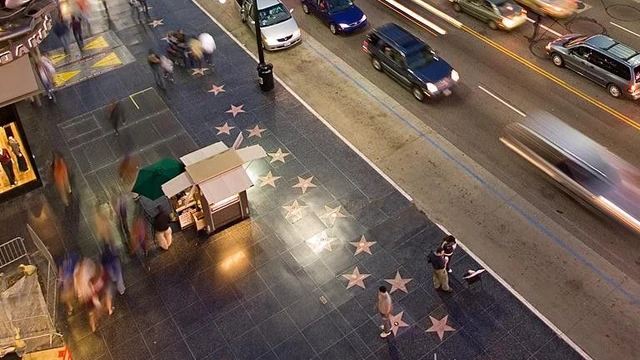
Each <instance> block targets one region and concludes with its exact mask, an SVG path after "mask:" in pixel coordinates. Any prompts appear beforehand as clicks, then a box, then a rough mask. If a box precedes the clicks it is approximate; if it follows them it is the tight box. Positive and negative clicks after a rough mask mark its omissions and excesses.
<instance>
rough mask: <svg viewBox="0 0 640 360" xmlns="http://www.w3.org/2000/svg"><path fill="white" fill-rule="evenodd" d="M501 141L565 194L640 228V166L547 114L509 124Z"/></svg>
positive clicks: (632, 226) (637, 228)
mask: <svg viewBox="0 0 640 360" xmlns="http://www.w3.org/2000/svg"><path fill="white" fill-rule="evenodd" d="M500 140H501V141H502V142H503V143H504V144H505V145H507V146H508V147H509V148H510V149H511V150H513V151H515V152H516V153H517V154H518V155H520V156H522V157H523V158H524V159H525V160H527V161H528V162H530V163H531V164H533V165H534V166H536V167H537V168H538V169H540V170H542V171H543V172H544V173H545V174H547V175H548V176H549V177H550V178H552V179H553V180H554V181H555V182H556V184H558V185H560V186H561V187H562V188H563V189H564V190H566V191H567V192H568V193H569V194H570V195H572V196H574V197H576V198H577V199H579V200H582V201H583V202H586V203H587V204H589V205H591V206H593V207H595V208H596V209H598V210H600V211H601V212H602V213H604V214H607V215H609V216H611V217H612V218H614V219H616V220H617V221H619V222H620V223H622V224H624V225H626V226H627V227H629V228H630V229H632V230H633V231H635V232H638V233H640V187H639V186H640V171H638V169H636V168H635V167H633V166H632V165H630V164H629V163H627V162H625V161H624V160H622V159H620V158H619V157H618V156H616V155H614V154H613V153H611V152H610V151H609V150H607V149H606V148H605V147H603V146H601V145H599V144H598V143H596V142H595V141H593V140H592V139H590V138H589V137H587V136H585V135H583V134H582V133H580V132H579V131H577V130H575V129H573V128H572V127H570V126H569V125H567V124H565V123H564V122H562V121H560V120H558V119H556V118H554V117H553V116H551V115H548V114H543V115H540V116H534V117H532V118H530V119H528V120H527V121H525V122H523V123H512V124H509V125H508V126H507V127H506V129H505V134H504V136H503V137H501V138H500Z"/></svg>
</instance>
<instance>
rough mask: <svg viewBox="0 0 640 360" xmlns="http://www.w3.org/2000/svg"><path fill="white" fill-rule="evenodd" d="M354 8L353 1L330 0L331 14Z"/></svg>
mask: <svg viewBox="0 0 640 360" xmlns="http://www.w3.org/2000/svg"><path fill="white" fill-rule="evenodd" d="M352 6H353V2H351V0H329V12H332V13H336V12H340V11H343V10H346V9H348V8H350V7H352Z"/></svg>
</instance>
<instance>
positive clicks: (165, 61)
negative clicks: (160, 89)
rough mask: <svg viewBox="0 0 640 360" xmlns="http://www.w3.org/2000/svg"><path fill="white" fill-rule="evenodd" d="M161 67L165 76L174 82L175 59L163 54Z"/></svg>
mask: <svg viewBox="0 0 640 360" xmlns="http://www.w3.org/2000/svg"><path fill="white" fill-rule="evenodd" d="M160 67H161V68H162V72H163V75H164V78H165V79H167V80H169V81H171V82H173V61H171V60H170V59H169V58H168V57H166V56H164V55H162V56H161V57H160Z"/></svg>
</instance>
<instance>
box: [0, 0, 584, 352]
mask: <svg viewBox="0 0 640 360" xmlns="http://www.w3.org/2000/svg"><path fill="white" fill-rule="evenodd" d="M125 4H126V2H125ZM127 6H128V5H127ZM153 6H154V8H153V9H152V11H151V15H152V17H154V15H155V18H163V23H164V25H162V26H158V27H157V28H155V29H153V30H149V28H145V27H141V26H138V27H136V26H130V27H126V28H122V29H115V30H114V33H115V35H117V36H118V37H119V38H120V39H121V41H122V43H123V44H125V45H126V46H127V48H128V51H129V52H131V54H133V55H134V56H135V57H136V59H137V62H135V63H132V64H129V65H126V66H123V67H120V68H117V69H114V70H112V71H110V72H108V73H105V74H102V75H100V76H97V77H94V78H91V79H88V80H85V81H83V82H81V83H79V84H77V85H72V86H68V87H66V88H64V89H62V90H60V91H58V92H57V103H56V104H53V103H46V104H45V106H44V107H43V108H42V109H37V108H32V107H31V105H29V104H21V106H20V114H21V117H22V119H23V120H22V121H23V122H24V123H27V124H30V125H29V126H25V127H26V129H27V132H28V136H29V137H30V142H31V143H36V144H37V145H35V146H34V147H37V149H35V150H34V152H35V153H36V156H37V157H38V159H37V160H38V165H39V166H40V167H42V168H45V167H46V164H44V162H45V161H44V159H45V154H47V153H48V152H49V151H50V150H52V149H53V148H58V149H60V150H62V151H63V154H64V155H65V156H66V157H67V159H69V160H73V161H71V167H72V171H73V174H74V178H73V189H74V192H73V194H74V200H73V205H72V206H71V207H70V208H69V209H63V208H62V206H61V205H60V204H59V203H58V202H57V201H56V200H55V196H53V195H51V194H52V193H53V191H52V190H51V189H50V188H49V186H47V187H45V188H44V189H41V190H38V191H36V192H34V193H32V194H31V195H30V196H29V199H28V201H21V200H18V201H12V202H11V203H7V204H2V205H0V208H2V211H3V214H6V212H5V210H6V211H9V207H13V208H14V210H13V211H15V212H16V215H15V216H14V217H11V218H4V217H3V219H2V221H3V223H4V224H5V228H9V229H13V228H15V226H13V227H8V226H9V225H8V224H10V223H8V221H12V222H14V224H15V218H21V217H22V218H27V219H30V221H29V222H30V223H33V224H34V229H35V230H36V232H38V234H39V235H40V236H41V237H42V238H43V239H44V241H45V242H46V243H47V245H48V246H50V248H51V249H52V252H53V253H54V254H55V255H56V256H58V257H59V256H61V255H62V254H64V253H65V252H69V251H80V252H82V253H83V254H84V255H85V256H96V255H97V254H98V243H97V242H96V240H95V235H94V234H93V230H92V226H91V225H92V219H91V209H92V206H93V203H94V202H95V201H100V202H104V201H106V200H107V193H108V192H109V191H111V189H113V188H114V187H119V186H120V185H119V184H118V182H117V180H116V176H115V167H116V166H117V164H118V162H119V161H120V160H121V158H122V155H123V154H124V153H125V152H126V151H131V152H134V154H136V155H138V156H140V157H141V158H142V159H143V164H142V165H146V164H149V163H152V162H154V161H155V160H157V159H159V158H162V157H179V156H181V155H184V154H186V153H188V152H190V151H193V150H195V149H196V148H199V147H202V146H205V145H209V144H211V143H213V142H217V141H223V142H225V143H226V144H227V145H230V144H231V143H233V141H234V140H235V138H236V136H237V135H238V133H239V132H240V131H242V132H243V133H244V137H245V139H246V140H245V144H254V143H257V144H260V145H261V146H263V147H264V148H265V150H266V151H267V152H268V153H269V154H270V156H269V157H268V158H265V159H261V160H259V161H254V162H253V163H252V164H251V165H250V167H249V172H250V174H251V178H252V180H253V181H254V184H255V186H254V187H253V188H252V189H250V190H249V191H248V197H249V203H250V206H251V211H252V216H251V218H250V219H249V220H246V221H243V222H241V223H239V224H236V225H233V226H231V227H229V228H228V229H226V230H224V231H222V232H220V233H218V234H215V235H214V236H212V237H211V238H210V239H208V240H206V241H204V242H201V241H198V239H197V238H196V236H195V234H194V233H193V232H191V231H185V232H182V233H178V234H175V237H174V245H173V247H172V248H171V249H170V250H169V251H167V252H162V253H160V252H159V251H154V253H153V254H152V258H151V260H150V263H149V266H150V269H149V270H146V269H145V267H143V266H141V264H140V263H139V262H138V261H137V260H135V259H129V260H128V262H127V264H126V266H125V269H124V272H125V284H126V285H127V290H126V293H125V295H124V296H118V297H117V299H116V304H115V307H116V310H115V313H114V315H112V316H111V317H108V318H107V319H104V321H103V322H102V323H101V325H100V328H99V330H98V332H97V333H95V334H92V333H91V332H90V331H89V330H88V325H87V322H86V314H85V313H84V312H78V313H76V314H74V315H72V316H70V317H69V318H68V320H67V324H66V329H65V333H66V335H67V340H68V342H69V343H70V346H71V348H72V351H73V355H74V358H75V359H81V360H83V359H102V360H106V359H114V360H119V359H149V358H153V359H257V358H260V359H281V360H285V359H287V360H288V359H311V358H319V359H363V358H371V359H377V358H392V359H420V358H424V359H434V358H435V357H436V355H437V359H440V360H442V359H451V360H453V359H459V360H460V359H473V358H495V359H538V360H543V359H563V360H564V359H579V358H580V356H579V355H577V354H576V353H575V352H574V351H573V350H572V349H571V348H570V347H569V346H568V345H567V344H566V343H565V342H564V341H563V340H561V339H560V338H559V337H557V336H556V335H555V334H554V333H553V331H551V329H549V328H548V327H547V326H546V325H545V324H544V323H543V322H542V321H541V320H540V319H538V318H537V317H536V316H535V315H533V314H532V313H531V312H530V311H529V310H528V309H527V308H526V307H525V306H524V305H523V304H522V303H520V301H519V300H518V299H516V298H515V297H514V296H513V295H512V294H511V293H509V292H508V291H507V290H506V289H505V288H504V287H502V286H501V285H500V284H499V282H498V281H497V280H495V279H494V278H493V277H491V276H490V275H489V274H485V275H484V280H483V289H482V292H480V293H477V294H475V293H472V292H471V291H470V290H469V289H467V288H466V286H465V285H464V284H463V280H462V276H463V275H464V274H465V273H466V271H467V270H470V269H479V268H480V267H481V266H480V265H478V264H477V263H476V262H475V261H474V260H473V259H472V257H471V256H469V255H468V254H466V253H465V252H464V251H463V250H462V249H458V250H457V253H456V255H455V257H454V260H453V264H452V268H453V274H452V276H451V282H452V286H453V287H454V293H453V294H442V293H439V292H437V291H435V290H434V289H433V284H432V282H431V271H430V265H429V264H427V263H426V254H427V253H428V251H430V250H431V249H433V248H435V247H436V246H437V245H439V243H440V241H441V240H442V238H443V237H444V233H443V231H442V230H440V228H439V227H438V226H437V225H435V224H434V223H432V222H430V221H429V220H428V219H427V218H426V216H424V214H422V213H421V212H420V211H419V210H417V209H416V207H415V206H414V205H413V204H411V203H410V202H409V201H408V200H407V199H406V198H405V197H403V196H402V194H401V193H400V192H398V191H397V190H396V189H395V188H394V187H393V186H392V185H390V184H389V183H388V182H387V181H386V180H385V179H384V178H383V177H382V176H381V175H380V174H378V173H377V172H376V171H375V170H374V169H373V168H372V167H371V166H370V165H369V164H368V163H367V162H366V161H364V160H363V159H362V158H361V157H359V156H358V155H357V154H356V153H355V152H354V151H352V150H351V149H350V148H349V147H348V146H347V145H346V144H345V143H344V142H342V141H341V140H340V139H339V138H338V137H337V136H336V135H335V134H334V133H333V132H331V130H330V129H328V128H327V127H326V126H325V125H324V124H323V123H322V122H320V121H319V120H318V119H317V118H316V117H315V116H314V115H313V114H312V113H310V112H309V111H308V110H307V109H306V108H305V107H304V106H303V105H302V104H300V102H299V101H298V100H296V98H295V97H293V96H292V95H291V94H290V93H289V92H287V91H286V90H285V89H284V88H282V87H281V86H280V85H276V89H275V90H274V91H273V92H271V93H268V94H264V93H262V92H260V90H259V89H257V88H256V82H255V81H254V79H253V77H254V76H255V67H256V64H255V62H254V61H253V60H252V59H251V58H250V57H249V56H248V55H247V54H246V53H245V52H244V51H243V50H242V49H241V48H239V47H238V46H237V45H236V44H235V43H234V42H233V41H232V40H231V39H230V38H229V37H228V36H227V35H225V34H224V33H223V32H222V31H221V30H220V29H219V28H217V27H216V26H215V25H214V24H212V23H211V21H210V20H209V19H208V18H207V17H206V16H205V15H204V14H203V13H202V12H201V11H200V10H199V9H198V8H196V7H195V6H194V5H192V4H191V3H189V2H187V3H183V2H180V3H176V2H172V1H169V0H159V1H156V2H154V3H153ZM117 8H119V7H118V6H110V10H109V11H110V13H111V17H112V18H114V19H116V18H117V17H118V16H130V15H129V14H128V13H127V12H124V11H123V12H122V13H121V14H118V13H116V12H114V11H115V10H113V9H117ZM123 23H124V22H123ZM195 24H197V26H198V28H197V29H195V28H193V27H194V26H195ZM177 28H185V29H186V30H187V32H188V33H196V34H197V33H199V32H201V31H206V32H210V33H211V34H212V35H213V36H214V38H215V39H216V42H217V47H218V53H217V54H216V57H215V58H214V61H215V69H216V70H215V72H211V71H206V72H205V75H204V76H202V75H191V72H190V71H183V70H182V69H178V68H176V74H175V76H176V83H175V84H168V86H167V91H166V93H162V92H158V91H157V90H156V89H154V88H151V87H152V85H153V77H152V75H151V73H150V71H149V68H148V66H147V64H146V51H147V49H148V48H150V47H154V48H158V47H159V46H161V44H162V41H161V40H160V38H161V37H163V36H164V32H166V31H168V30H172V29H177ZM220 88H222V89H223V90H224V91H222V92H221V91H220ZM215 89H217V93H216V91H214V90H215ZM210 90H211V91H210ZM112 98H119V99H124V101H123V103H124V104H125V107H126V115H125V116H126V118H127V123H126V125H125V126H123V127H122V128H121V129H120V135H119V136H118V137H115V135H114V133H113V129H111V127H110V125H109V123H108V122H107V121H106V119H105V117H104V106H105V105H106V104H107V103H108V102H109V101H110V99H112ZM234 109H235V110H241V111H236V112H231V111H232V110H234ZM39 127H41V128H39ZM38 137H40V138H38ZM284 154H288V155H284ZM278 155H280V156H278ZM41 173H42V174H43V176H47V174H48V172H46V171H43V172H41ZM16 208H17V210H15V209H16ZM21 211H22V212H21ZM29 214H31V216H30V215H29ZM33 214H38V216H33ZM332 214H333V215H335V216H332ZM39 219H48V221H37V220H39ZM16 231H18V232H19V231H21V230H20V229H17V230H16ZM12 235H13V234H9V233H7V234H5V236H7V237H8V238H11V237H12ZM318 238H324V239H326V240H327V242H328V244H326V243H322V245H323V246H321V247H318V246H315V245H317V243H315V242H314V241H315V240H317V239H318ZM361 239H364V240H363V241H368V242H375V243H374V244H369V245H371V247H370V251H371V254H369V253H367V252H365V251H363V252H360V253H358V254H355V255H354V253H356V252H357V249H358V247H357V246H356V245H357V243H358V242H359V241H360V240H361ZM352 243H356V245H354V244H352ZM314 250H315V251H314ZM230 258H233V259H239V260H237V261H236V262H235V263H233V264H232V265H229V264H230V262H229V261H228V259H230ZM354 272H356V273H357V272H359V273H360V274H363V275H367V276H366V278H363V279H362V282H356V284H354V285H353V286H349V285H350V283H353V282H354V281H352V280H354V279H353V278H352V277H351V275H352V274H353V273H354ZM344 275H347V276H346V277H345V276H344ZM361 276H362V275H361ZM397 276H400V277H401V279H404V280H403V281H400V282H395V283H396V285H400V284H401V283H405V286H406V291H404V290H405V289H404V288H403V286H396V287H398V289H394V290H393V293H392V298H393V301H394V304H395V305H394V311H393V314H394V315H395V316H397V317H396V318H395V319H397V321H396V322H397V324H398V325H399V326H398V327H397V333H396V334H395V336H392V337H390V338H388V339H386V340H384V339H381V338H380V337H379V336H378V335H379V333H380V329H378V325H379V323H380V320H379V318H378V315H377V314H376V312H375V310H374V304H375V299H376V291H377V288H378V287H379V286H381V285H387V286H388V287H391V285H390V284H391V283H389V282H388V281H385V280H388V279H394V278H397ZM409 279H411V280H410V281H409ZM348 287H349V288H348ZM445 324H446V325H448V326H449V327H448V328H447V327H444V325H445ZM436 325H441V326H443V327H442V330H445V331H444V332H441V333H440V334H438V333H437V332H435V331H434V330H435V329H436V327H437V326H436ZM439 335H441V337H439Z"/></svg>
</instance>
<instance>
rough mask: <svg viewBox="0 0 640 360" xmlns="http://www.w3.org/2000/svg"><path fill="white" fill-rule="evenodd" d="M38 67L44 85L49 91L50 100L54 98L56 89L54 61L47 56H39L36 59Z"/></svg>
mask: <svg viewBox="0 0 640 360" xmlns="http://www.w3.org/2000/svg"><path fill="white" fill-rule="evenodd" d="M36 68H37V69H38V74H39V75H40V80H42V85H43V86H44V90H45V92H46V93H47V97H48V98H49V100H52V99H53V90H54V89H55V76H56V68H55V67H54V66H53V62H51V60H50V59H49V58H48V57H46V56H39V57H37V60H36Z"/></svg>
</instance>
